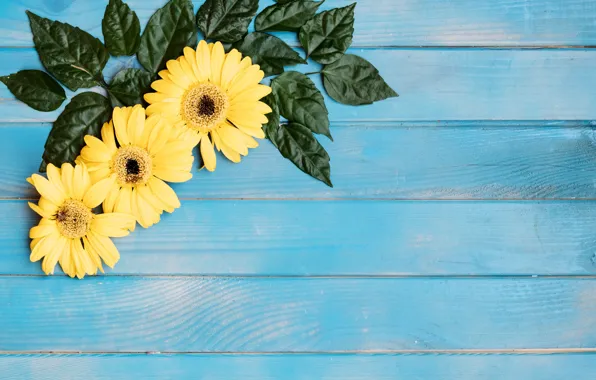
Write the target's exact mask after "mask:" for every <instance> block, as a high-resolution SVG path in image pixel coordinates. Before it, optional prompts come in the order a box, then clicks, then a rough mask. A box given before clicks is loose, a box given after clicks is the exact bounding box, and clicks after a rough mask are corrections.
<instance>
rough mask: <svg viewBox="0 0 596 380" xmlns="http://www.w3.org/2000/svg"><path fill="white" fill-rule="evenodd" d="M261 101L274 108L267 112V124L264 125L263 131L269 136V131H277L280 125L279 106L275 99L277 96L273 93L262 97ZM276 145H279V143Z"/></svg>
mask: <svg viewBox="0 0 596 380" xmlns="http://www.w3.org/2000/svg"><path fill="white" fill-rule="evenodd" d="M261 101H262V102H263V103H265V104H267V105H268V106H269V107H271V110H272V111H271V113H268V114H267V124H264V125H263V131H264V132H265V136H267V138H269V134H270V132H269V131H272V132H271V133H275V130H277V127H279V108H278V107H277V101H276V100H275V96H274V95H273V94H272V93H271V94H269V95H267V96H266V97H264V98H263V99H261ZM269 139H270V138H269ZM270 140H271V139H270ZM271 142H272V143H273V145H275V142H274V141H273V140H271ZM275 146H276V147H277V145H275Z"/></svg>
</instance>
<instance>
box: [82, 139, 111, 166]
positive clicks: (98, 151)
mask: <svg viewBox="0 0 596 380" xmlns="http://www.w3.org/2000/svg"><path fill="white" fill-rule="evenodd" d="M84 140H85V144H87V146H86V147H85V148H90V149H88V150H89V151H90V152H89V154H90V155H91V157H92V159H89V160H88V161H94V162H102V161H109V160H110V159H111V158H112V152H111V151H110V149H108V147H107V146H106V144H104V142H103V141H101V140H100V139H98V138H97V137H95V136H91V135H87V136H85V137H84ZM81 153H82V152H81Z"/></svg>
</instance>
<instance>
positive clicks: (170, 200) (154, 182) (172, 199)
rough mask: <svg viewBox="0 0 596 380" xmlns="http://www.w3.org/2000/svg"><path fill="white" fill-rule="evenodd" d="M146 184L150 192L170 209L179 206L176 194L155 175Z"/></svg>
mask: <svg viewBox="0 0 596 380" xmlns="http://www.w3.org/2000/svg"><path fill="white" fill-rule="evenodd" d="M148 184H149V188H150V189H151V192H152V193H153V194H155V196H157V198H159V200H160V201H162V202H163V203H165V204H166V206H168V207H169V208H170V209H172V208H178V207H180V200H178V196H177V195H176V193H175V192H174V190H172V188H171V187H170V186H168V185H167V184H166V183H165V182H164V181H162V180H161V179H159V178H156V177H151V179H149V183H148Z"/></svg>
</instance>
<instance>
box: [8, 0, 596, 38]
mask: <svg viewBox="0 0 596 380" xmlns="http://www.w3.org/2000/svg"><path fill="white" fill-rule="evenodd" d="M202 2H203V1H202V0H196V1H193V3H194V5H195V10H197V9H198V7H199V5H200V4H202ZM352 2H353V0H327V1H326V2H325V4H323V5H322V6H321V8H320V9H321V10H325V9H330V8H333V7H338V6H345V5H348V4H350V3H352ZM105 3H106V1H72V0H67V1H64V0H60V1H59V0H45V1H41V2H40V1H36V0H4V1H2V3H1V4H0V12H1V13H2V14H3V15H4V16H3V23H2V27H1V28H0V45H1V46H32V40H31V34H30V31H29V24H28V22H27V17H26V15H25V10H27V9H29V10H31V11H33V12H35V13H37V14H39V15H41V16H45V17H49V18H52V19H58V20H60V21H63V22H68V23H71V24H73V25H76V26H79V27H81V28H83V29H85V30H88V31H89V32H90V33H92V34H93V35H95V36H97V37H99V38H101V37H102V34H101V24H100V22H99V21H100V20H101V17H102V16H103V12H104V9H105ZM127 3H128V4H129V5H130V6H131V8H132V9H134V10H135V11H136V12H137V14H138V15H139V18H140V19H141V25H142V26H145V24H146V22H147V20H148V19H149V17H150V16H151V14H152V13H153V11H154V10H155V9H156V8H158V7H160V6H161V5H162V4H163V3H165V0H128V1H127ZM260 3H261V4H260V5H261V6H260V9H263V8H264V7H266V6H268V5H271V4H272V3H273V1H272V0H264V1H263V0H262V1H261V2H260ZM594 17H596V5H595V4H594V2H593V1H591V0H534V1H530V2H528V1H524V0H458V1H444V0H416V1H413V0H399V1H397V0H359V1H358V7H357V8H356V24H355V29H356V30H355V36H354V46H418V45H423V46H436V45H439V46H440V45H449V46H463V45H466V46H519V45H523V46H528V45H535V46H552V45H576V46H577V45H579V46H585V45H596V25H594V22H593V21H594ZM281 36H282V37H283V38H284V39H285V40H286V41H287V42H288V43H292V44H296V43H297V41H296V37H295V35H293V34H290V33H285V34H281Z"/></svg>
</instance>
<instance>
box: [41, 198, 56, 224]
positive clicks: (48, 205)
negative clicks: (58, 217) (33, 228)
mask: <svg viewBox="0 0 596 380" xmlns="http://www.w3.org/2000/svg"><path fill="white" fill-rule="evenodd" d="M37 205H38V206H39V208H41V209H42V210H43V211H44V212H45V213H46V214H49V215H52V216H54V215H55V214H56V213H57V212H58V208H59V206H56V205H55V204H53V203H52V202H50V201H49V200H47V199H46V198H44V197H41V198H39V201H38V202H37ZM42 221H43V219H42Z"/></svg>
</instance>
